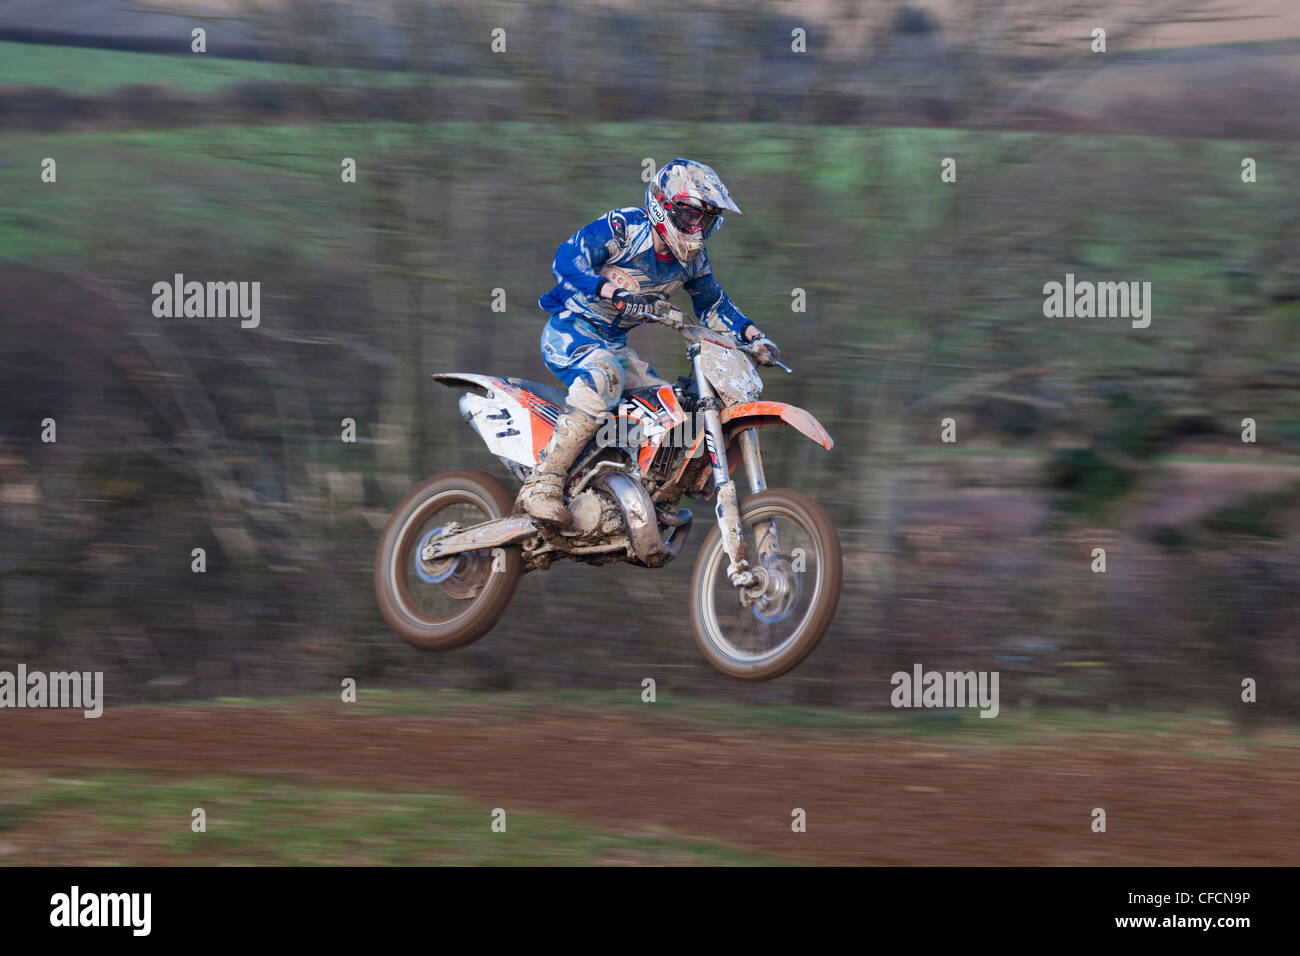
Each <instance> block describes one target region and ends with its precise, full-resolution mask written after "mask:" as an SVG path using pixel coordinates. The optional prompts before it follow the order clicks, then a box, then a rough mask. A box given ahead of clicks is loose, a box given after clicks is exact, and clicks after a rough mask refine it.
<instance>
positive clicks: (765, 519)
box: [691, 488, 844, 680]
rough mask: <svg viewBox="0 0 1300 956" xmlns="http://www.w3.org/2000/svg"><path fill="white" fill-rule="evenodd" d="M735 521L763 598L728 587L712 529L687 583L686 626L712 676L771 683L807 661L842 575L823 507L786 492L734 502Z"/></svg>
mask: <svg viewBox="0 0 1300 956" xmlns="http://www.w3.org/2000/svg"><path fill="white" fill-rule="evenodd" d="M740 519H741V527H742V528H743V529H744V532H745V540H746V541H747V542H748V543H749V562H750V565H751V567H753V568H754V569H756V570H758V569H761V570H762V572H763V576H762V577H763V580H764V583H765V586H764V588H763V591H762V593H761V594H759V595H757V596H754V595H747V594H744V593H742V590H741V589H738V588H735V587H733V586H732V584H731V580H730V579H729V578H728V577H727V566H728V563H729V562H728V558H727V552H726V551H725V549H724V548H723V547H722V534H721V532H720V531H719V529H718V528H717V526H716V525H715V526H714V528H713V529H712V530H711V531H710V532H709V535H708V537H707V538H705V539H704V544H703V546H702V547H701V548H700V555H699V557H698V558H697V559H696V561H695V572H694V573H693V574H692V576H691V626H692V628H693V629H694V631H695V640H696V643H698V644H699V646H700V650H701V651H703V652H704V656H705V657H707V658H708V660H709V663H711V664H712V665H713V666H714V667H716V668H717V669H718V670H720V671H722V672H723V673H724V674H729V675H730V676H732V677H738V678H740V679H742V680H770V679H771V678H773V677H778V676H780V675H781V674H784V673H785V672H786V671H788V670H790V669H791V668H792V667H794V666H795V665H797V664H798V663H799V662H800V661H802V660H803V659H804V658H805V657H807V656H808V655H809V654H811V653H812V651H813V648H815V647H816V646H817V644H818V642H819V641H820V640H821V639H822V635H824V634H825V633H826V629H827V628H828V627H829V626H830V623H831V621H832V620H833V619H834V617H835V610H836V608H837V607H838V606H839V600H840V585H841V583H842V580H843V573H844V572H843V568H844V563H843V557H842V555H841V553H840V540H839V536H838V535H836V533H835V526H834V525H833V524H831V520H830V518H829V517H828V516H827V515H826V512H825V511H823V510H822V509H821V506H819V505H818V504H817V502H815V501H813V500H812V499H811V498H809V497H808V496H807V495H805V494H803V493H802V492H798V491H793V490H790V489H785V488H774V489H768V490H767V491H761V492H759V493H758V494H756V495H751V496H750V497H748V498H746V499H745V500H744V501H742V502H741V503H740ZM764 543H766V545H767V546H766V547H765V548H764V547H762V545H763V544H764Z"/></svg>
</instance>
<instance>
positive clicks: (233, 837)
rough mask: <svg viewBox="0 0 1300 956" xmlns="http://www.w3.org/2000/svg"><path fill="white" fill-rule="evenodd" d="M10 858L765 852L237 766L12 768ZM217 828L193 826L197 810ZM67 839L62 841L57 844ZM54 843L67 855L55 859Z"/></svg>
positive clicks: (572, 860)
mask: <svg viewBox="0 0 1300 956" xmlns="http://www.w3.org/2000/svg"><path fill="white" fill-rule="evenodd" d="M0 794H3V797H0V865H28V866H35V865H51V864H64V865H66V864H70V863H75V864H78V865H92V866H105V865H108V866H112V865H130V864H135V865H141V864H149V865H162V866H175V865H222V866H249V865H258V866H308V865H322V864H328V865H341V866H342V865H351V866H369V865H397V866H442V865H453V866H493V865H503V864H509V865H511V866H544V865H560V864H563V865H570V866H589V865H608V864H623V865H626V864H638V865H652V866H655V865H676V866H681V865H715V866H718V865H732V866H734V865H755V864H760V863H765V862H770V861H768V860H765V859H764V858H763V857H760V856H754V855H751V854H746V853H742V852H737V851H734V850H731V849H728V848H726V847H722V846H713V845H710V844H708V843H705V842H695V841H687V840H681V839H673V838H670V837H668V836H664V835H659V834H656V833H654V832H640V833H634V834H618V833H611V832H607V831H604V830H601V829H599V828H593V827H591V826H589V825H579V824H577V823H575V822H574V821H570V820H565V819H562V818H560V817H557V816H554V815H549V814H539V813H528V812H520V811H513V810H508V811H507V814H506V819H505V826H506V828H505V831H504V832H494V831H493V830H492V826H491V824H492V814H491V810H492V809H493V808H490V807H484V808H479V807H476V806H474V805H473V804H471V803H469V802H468V801H466V800H463V799H460V798H458V797H452V796H444V795H440V794H394V793H368V792H365V791H355V790H342V789H333V788H327V787H316V786H305V785H297V784H293V783H287V782H281V781H269V780H260V779H246V778H235V777H217V778H188V779H185V780H179V781H178V780H173V779H164V778H159V777H153V776H149V775H144V774H120V773H89V772H83V773H76V774H60V775H57V776H56V775H52V774H35V773H21V772H9V771H0ZM196 808H202V809H203V810H204V812H205V814H206V827H207V829H206V831H205V832H201V833H196V832H194V831H193V829H192V826H193V820H194V817H193V815H192V814H193V811H194V809H196ZM54 847H57V850H54V849H53V848H54ZM51 853H53V854H55V857H54V858H51Z"/></svg>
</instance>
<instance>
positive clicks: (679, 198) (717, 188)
mask: <svg viewBox="0 0 1300 956" xmlns="http://www.w3.org/2000/svg"><path fill="white" fill-rule="evenodd" d="M724 210H730V211H731V212H735V213H738V212H740V208H739V207H738V206H737V205H736V204H735V203H734V202H732V200H731V193H729V192H727V187H726V186H724V185H722V180H721V179H719V178H718V174H717V173H715V172H714V171H713V170H712V169H711V168H710V167H708V166H705V165H704V164H703V163H697V162H695V160H693V159H674V160H673V161H672V162H671V163H669V164H668V165H667V166H665V167H664V168H663V169H661V170H659V172H657V173H655V178H654V179H652V180H650V185H649V186H647V187H646V191H645V211H646V215H648V216H649V217H650V222H651V224H652V225H653V226H654V229H655V232H657V233H659V235H660V237H661V238H662V239H663V241H664V243H665V244H667V246H668V249H669V251H670V252H672V254H673V255H674V256H676V257H677V261H678V262H680V263H681V264H682V265H686V263H688V262H690V261H691V260H692V259H694V258H695V257H696V256H698V255H699V254H700V251H701V250H702V249H703V248H704V240H705V239H707V238H709V236H710V235H712V234H713V230H714V229H716V228H717V227H718V226H719V225H720V224H721V223H722V212H723V211H724Z"/></svg>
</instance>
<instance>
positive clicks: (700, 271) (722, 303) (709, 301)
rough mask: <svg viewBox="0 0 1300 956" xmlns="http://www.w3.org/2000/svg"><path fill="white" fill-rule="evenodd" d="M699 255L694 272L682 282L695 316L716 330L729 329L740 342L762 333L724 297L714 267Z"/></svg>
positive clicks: (725, 295) (724, 330) (725, 294)
mask: <svg viewBox="0 0 1300 956" xmlns="http://www.w3.org/2000/svg"><path fill="white" fill-rule="evenodd" d="M699 258H700V260H702V261H701V262H700V264H699V266H698V267H697V271H696V273H695V275H693V276H692V277H691V278H690V279H688V280H687V281H686V283H685V284H684V285H683V286H682V288H684V289H685V290H686V291H687V293H689V294H690V297H691V304H692V305H693V306H694V307H695V314H696V316H698V317H699V318H700V319H701V320H702V321H703V322H704V324H705V325H707V326H708V327H709V328H711V329H713V330H714V331H715V332H731V333H732V334H733V335H735V336H736V338H737V339H739V340H740V341H742V342H748V341H751V340H753V339H755V338H758V337H759V336H760V335H762V334H763V333H762V332H760V331H759V330H758V326H756V325H755V324H754V323H753V321H752V320H751V319H749V318H748V317H747V316H746V315H745V313H743V312H741V311H740V309H738V308H736V305H735V303H733V302H732V301H731V299H730V298H728V297H727V293H726V292H724V291H723V290H722V286H720V285H719V284H718V280H717V279H715V278H714V277H713V269H712V268H711V267H710V266H709V263H708V259H707V258H705V256H704V254H703V253H701V254H700V257H699Z"/></svg>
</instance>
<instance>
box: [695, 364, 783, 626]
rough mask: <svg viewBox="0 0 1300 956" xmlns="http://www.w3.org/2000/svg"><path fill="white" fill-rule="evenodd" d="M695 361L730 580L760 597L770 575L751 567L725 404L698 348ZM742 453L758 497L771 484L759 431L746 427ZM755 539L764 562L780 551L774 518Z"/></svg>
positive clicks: (761, 524) (762, 525)
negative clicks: (730, 453) (724, 421)
mask: <svg viewBox="0 0 1300 956" xmlns="http://www.w3.org/2000/svg"><path fill="white" fill-rule="evenodd" d="M691 360H692V362H693V363H694V366H695V381H696V387H697V388H698V389H699V394H700V403H699V408H700V409H701V410H702V411H703V412H704V442H705V446H706V447H707V449H708V453H709V463H710V465H712V467H713V487H714V489H715V490H716V491H717V493H718V504H717V508H716V509H715V510H716V512H717V516H718V530H719V531H721V533H722V547H723V549H724V550H725V551H726V552H727V558H728V559H729V561H730V564H729V565H728V567H727V577H728V578H730V579H731V583H732V584H733V585H734V586H735V587H737V588H744V589H745V592H746V595H747V596H749V597H751V598H756V597H758V596H759V595H761V594H762V593H763V592H764V590H766V588H767V572H766V571H765V570H764V569H763V568H762V567H761V566H760V567H759V568H756V569H752V568H750V566H749V549H748V546H747V545H746V543H745V532H744V528H743V527H742V526H741V523H740V502H739V500H738V498H737V492H736V483H735V482H734V481H733V480H732V479H731V469H730V467H729V466H728V464H727V444H726V440H725V438H724V437H723V432H722V403H721V402H720V401H719V400H718V396H717V393H716V392H715V391H714V390H713V386H712V385H711V384H710V383H709V380H708V378H707V377H706V376H705V375H704V370H703V369H702V368H700V355H699V348H698V346H697V347H696V348H695V349H693V350H692V353H691ZM740 453H741V455H742V456H743V458H744V462H745V472H746V474H747V475H748V476H749V490H750V493H751V494H758V493H759V492H760V491H763V490H764V489H766V488H767V481H766V479H765V478H764V476H763V460H762V458H761V457H760V456H759V453H758V434H757V432H756V430H755V429H753V428H746V429H745V430H744V431H742V432H741V433H740ZM754 536H755V540H756V542H757V544H758V555H759V558H760V561H761V560H762V559H766V558H769V557H771V556H772V555H774V554H776V553H778V552H779V551H780V545H779V543H778V541H777V537H776V522H775V521H774V520H773V519H771V518H767V519H764V520H762V521H759V522H758V523H757V524H756V525H754ZM746 603H748V602H746Z"/></svg>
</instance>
